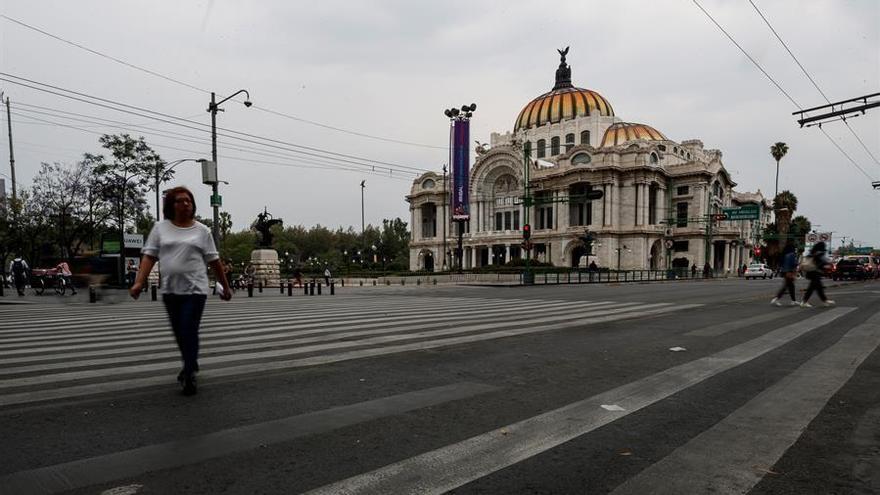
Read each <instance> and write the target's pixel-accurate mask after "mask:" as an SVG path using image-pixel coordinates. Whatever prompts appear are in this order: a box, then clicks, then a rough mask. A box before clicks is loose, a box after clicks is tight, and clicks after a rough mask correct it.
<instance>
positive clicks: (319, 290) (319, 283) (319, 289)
mask: <svg viewBox="0 0 880 495" xmlns="http://www.w3.org/2000/svg"><path fill="white" fill-rule="evenodd" d="M318 295H319V296H320V295H321V282H318Z"/></svg>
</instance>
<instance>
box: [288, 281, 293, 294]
mask: <svg viewBox="0 0 880 495" xmlns="http://www.w3.org/2000/svg"><path fill="white" fill-rule="evenodd" d="M292 295H293V284H292V283H291V282H288V283H287V297H290V296H292Z"/></svg>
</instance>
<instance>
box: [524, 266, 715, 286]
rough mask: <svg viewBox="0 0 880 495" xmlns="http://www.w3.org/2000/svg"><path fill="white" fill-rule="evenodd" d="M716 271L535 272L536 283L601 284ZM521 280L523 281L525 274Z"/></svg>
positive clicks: (698, 277)
mask: <svg viewBox="0 0 880 495" xmlns="http://www.w3.org/2000/svg"><path fill="white" fill-rule="evenodd" d="M715 276H716V274H715V273H709V274H704V273H703V272H702V271H698V272H696V273H692V272H691V271H690V270H687V269H681V270H616V271H596V270H577V271H574V270H568V271H557V272H547V271H545V272H543V273H535V274H533V277H534V284H535V285H556V284H601V283H624V282H659V281H663V280H685V279H692V280H702V279H707V278H715ZM519 281H520V283H521V284H522V283H523V274H522V273H521V274H520V277H519Z"/></svg>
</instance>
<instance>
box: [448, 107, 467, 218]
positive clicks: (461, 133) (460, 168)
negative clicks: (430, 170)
mask: <svg viewBox="0 0 880 495" xmlns="http://www.w3.org/2000/svg"><path fill="white" fill-rule="evenodd" d="M469 142H470V122H469V121H467V120H456V121H454V122H453V128H452V205H451V208H452V220H453V221H459V222H462V221H466V220H470V218H471V215H470V198H468V189H469V184H468V182H469V178H470V177H469V176H470V157H469V154H468V149H469V148H468V143H469Z"/></svg>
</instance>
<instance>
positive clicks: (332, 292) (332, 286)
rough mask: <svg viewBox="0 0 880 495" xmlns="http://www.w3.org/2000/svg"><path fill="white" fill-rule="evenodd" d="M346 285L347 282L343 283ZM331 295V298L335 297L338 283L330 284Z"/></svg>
mask: <svg viewBox="0 0 880 495" xmlns="http://www.w3.org/2000/svg"><path fill="white" fill-rule="evenodd" d="M344 283H345V282H343V284H344ZM330 295H331V296H335V295H336V282H330Z"/></svg>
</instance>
